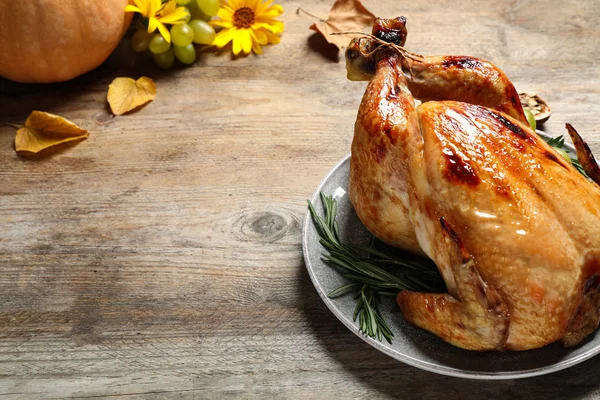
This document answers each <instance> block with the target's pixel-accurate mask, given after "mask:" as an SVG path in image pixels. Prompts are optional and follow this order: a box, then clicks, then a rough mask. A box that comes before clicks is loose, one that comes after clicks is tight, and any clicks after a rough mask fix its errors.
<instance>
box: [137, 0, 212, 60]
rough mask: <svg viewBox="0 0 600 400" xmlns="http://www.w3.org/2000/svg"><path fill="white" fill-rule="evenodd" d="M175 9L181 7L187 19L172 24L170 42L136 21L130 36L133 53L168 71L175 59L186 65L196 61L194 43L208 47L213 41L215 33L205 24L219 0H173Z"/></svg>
mask: <svg viewBox="0 0 600 400" xmlns="http://www.w3.org/2000/svg"><path fill="white" fill-rule="evenodd" d="M176 2H177V5H178V6H184V7H185V10H186V13H187V16H186V17H185V18H184V21H185V23H183V24H176V25H172V26H171V29H170V33H171V43H169V42H167V41H166V40H165V38H163V37H162V35H161V34H160V33H159V32H158V30H156V31H155V32H153V33H148V27H147V26H144V23H143V22H142V21H141V20H140V21H138V25H137V28H138V30H137V31H136V32H135V33H134V34H133V38H132V40H131V46H132V47H133V50H134V51H137V52H144V51H146V52H150V53H151V54H152V58H154V61H155V62H156V64H158V66H159V67H161V68H163V69H169V68H171V67H172V66H173V64H174V63H175V58H177V59H178V60H179V61H180V62H181V63H183V64H186V65H189V64H192V63H193V62H194V61H195V60H196V48H195V47H194V43H197V44H201V45H209V44H211V43H212V41H213V39H214V38H215V30H214V29H213V27H212V26H210V25H209V24H208V22H207V21H210V19H211V18H212V17H214V16H215V15H217V12H218V11H219V7H220V1H219V0H176Z"/></svg>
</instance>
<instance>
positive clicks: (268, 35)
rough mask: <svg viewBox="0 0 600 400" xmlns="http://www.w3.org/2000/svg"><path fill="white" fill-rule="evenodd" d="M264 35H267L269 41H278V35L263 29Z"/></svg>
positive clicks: (274, 42)
mask: <svg viewBox="0 0 600 400" xmlns="http://www.w3.org/2000/svg"><path fill="white" fill-rule="evenodd" d="M263 32H264V33H265V35H267V39H269V43H273V44H277V43H279V36H277V35H274V34H272V33H271V32H269V31H268V30H266V29H263Z"/></svg>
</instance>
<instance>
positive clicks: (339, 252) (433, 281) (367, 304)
mask: <svg viewBox="0 0 600 400" xmlns="http://www.w3.org/2000/svg"><path fill="white" fill-rule="evenodd" d="M321 202H322V204H323V209H324V216H323V217H321V216H319V215H318V214H317V212H316V210H315V208H314V207H313V205H312V204H311V203H310V201H309V202H308V209H309V211H310V215H311V217H312V220H313V223H314V224H315V228H316V230H317V232H318V234H319V238H320V239H319V243H321V245H322V246H323V247H324V248H325V249H326V250H327V252H328V254H323V257H322V258H323V260H324V261H325V262H327V263H328V264H330V265H332V266H335V267H337V268H338V270H339V271H340V273H342V275H343V276H344V278H346V279H347V280H348V281H350V283H348V284H344V285H342V286H340V287H338V288H336V289H334V290H333V291H331V292H330V293H328V297H330V298H333V297H338V296H342V295H345V294H348V293H350V292H354V293H355V295H354V300H355V301H356V307H355V309H354V315H353V319H354V321H356V320H357V319H358V324H359V327H360V330H361V332H363V333H364V334H366V335H367V336H370V337H372V338H376V339H378V340H379V341H381V340H382V339H383V338H385V340H387V341H388V342H389V343H391V342H392V337H393V334H392V331H391V330H390V328H389V326H388V325H387V323H386V321H385V320H384V319H383V317H382V316H381V314H380V312H379V309H378V304H379V299H380V297H381V296H396V295H397V294H398V292H399V291H401V290H411V291H416V292H442V291H445V290H446V286H445V284H444V281H443V279H442V277H441V276H440V274H439V272H438V270H437V267H436V266H435V264H433V263H432V262H431V261H428V260H424V259H417V258H415V257H414V256H409V255H408V254H406V253H403V254H401V255H400V256H399V257H395V256H394V255H393V254H389V251H382V250H379V249H377V248H376V244H377V243H376V240H375V238H374V237H372V238H371V240H370V244H369V247H363V246H358V245H348V244H344V243H342V242H341V240H340V235H339V228H338V224H337V221H336V213H337V202H336V200H335V199H333V197H331V196H326V195H324V194H323V193H321Z"/></svg>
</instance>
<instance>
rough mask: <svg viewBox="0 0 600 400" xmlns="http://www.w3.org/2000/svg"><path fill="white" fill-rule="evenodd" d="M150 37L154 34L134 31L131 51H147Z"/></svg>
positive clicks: (141, 30)
mask: <svg viewBox="0 0 600 400" xmlns="http://www.w3.org/2000/svg"><path fill="white" fill-rule="evenodd" d="M152 36H154V34H153V33H148V31H147V30H146V29H140V30H137V31H135V33H134V34H133V37H132V38H131V47H132V48H133V51H135V52H138V53H142V52H144V51H146V50H148V46H149V45H150V39H152Z"/></svg>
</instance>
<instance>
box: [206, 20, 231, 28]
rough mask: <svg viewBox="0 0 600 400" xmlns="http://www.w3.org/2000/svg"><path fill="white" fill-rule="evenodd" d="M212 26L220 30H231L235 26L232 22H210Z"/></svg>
mask: <svg viewBox="0 0 600 400" xmlns="http://www.w3.org/2000/svg"><path fill="white" fill-rule="evenodd" d="M210 24H211V25H212V26H217V27H219V28H231V27H232V26H233V23H232V22H230V21H210Z"/></svg>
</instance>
